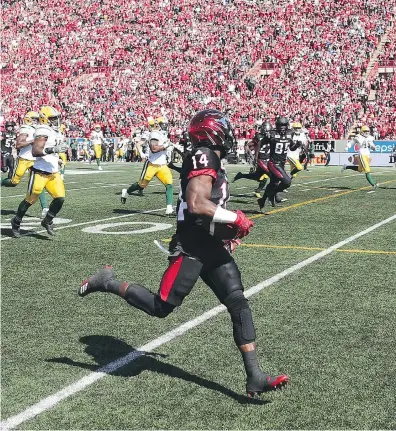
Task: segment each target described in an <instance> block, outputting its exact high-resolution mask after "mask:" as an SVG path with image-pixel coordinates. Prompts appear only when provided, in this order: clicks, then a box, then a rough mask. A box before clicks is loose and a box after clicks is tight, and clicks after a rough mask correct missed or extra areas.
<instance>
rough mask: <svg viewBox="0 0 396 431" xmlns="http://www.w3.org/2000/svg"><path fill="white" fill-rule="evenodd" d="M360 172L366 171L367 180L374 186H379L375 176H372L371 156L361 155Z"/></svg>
mask: <svg viewBox="0 0 396 431" xmlns="http://www.w3.org/2000/svg"><path fill="white" fill-rule="evenodd" d="M359 172H364V174H365V175H366V180H367V181H368V182H369V184H370V185H371V186H372V187H375V188H376V187H377V184H376V183H375V181H374V179H373V177H372V176H371V167H370V158H369V157H368V156H364V155H360V156H359Z"/></svg>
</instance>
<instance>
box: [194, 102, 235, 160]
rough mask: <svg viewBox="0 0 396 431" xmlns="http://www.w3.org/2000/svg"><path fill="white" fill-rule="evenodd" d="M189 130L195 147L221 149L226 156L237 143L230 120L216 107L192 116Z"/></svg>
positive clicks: (222, 155)
mask: <svg viewBox="0 0 396 431" xmlns="http://www.w3.org/2000/svg"><path fill="white" fill-rule="evenodd" d="M187 132H188V137H189V138H190V141H191V143H192V145H193V147H209V148H211V149H212V150H220V151H221V157H225V155H226V154H227V153H228V152H230V151H231V150H232V148H233V147H234V145H235V144H236V139H235V135H234V131H233V130H232V127H231V124H230V122H229V121H228V119H227V117H226V116H225V115H224V114H223V113H221V112H220V111H217V110H215V109H205V110H203V111H199V112H197V113H196V114H195V115H194V117H192V119H191V121H190V123H189V125H188V128H187Z"/></svg>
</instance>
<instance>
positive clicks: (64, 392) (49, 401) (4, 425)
mask: <svg viewBox="0 0 396 431" xmlns="http://www.w3.org/2000/svg"><path fill="white" fill-rule="evenodd" d="M394 220H396V214H394V215H393V216H391V217H389V218H387V219H385V220H382V221H381V222H379V223H376V224H374V225H372V226H370V227H369V228H367V229H365V230H363V231H361V232H359V233H357V234H355V235H352V236H350V237H349V238H346V239H344V240H343V241H340V242H338V243H337V244H334V245H332V246H331V247H329V248H327V249H326V250H323V251H321V252H319V253H317V254H315V255H313V256H311V257H309V258H308V259H305V260H303V261H301V262H299V263H297V264H296V265H293V266H291V267H290V268H287V269H285V270H284V271H282V272H280V273H279V274H276V275H274V276H273V277H271V278H268V279H267V280H265V281H262V282H261V283H259V284H257V285H256V286H253V287H251V288H250V289H248V290H246V291H245V296H246V297H250V296H252V295H255V294H257V293H259V292H260V291H262V290H263V289H265V288H266V287H269V286H271V285H272V284H274V283H277V282H278V281H280V280H282V279H283V278H285V277H287V276H288V275H290V274H293V273H294V272H296V271H299V270H300V269H302V268H304V267H306V266H308V265H310V264H312V263H314V262H316V261H318V260H320V259H322V258H324V257H325V256H327V255H329V254H330V253H332V252H333V251H335V250H337V249H339V248H341V247H343V246H344V245H346V244H348V243H350V242H352V241H355V240H356V239H358V238H360V237H362V236H364V235H367V234H368V233H370V232H372V231H373V230H375V229H378V228H379V227H381V226H383V225H385V224H387V223H390V222H392V221H394ZM225 310H226V308H225V307H224V306H223V305H218V306H217V307H214V308H212V309H211V310H209V311H207V312H205V313H203V314H202V315H201V316H198V317H197V318H195V319H192V320H189V321H188V322H186V323H183V324H182V325H180V326H178V327H177V328H175V329H173V330H172V331H169V332H166V333H165V334H163V335H161V336H159V337H158V338H155V339H154V340H151V341H149V342H148V343H147V344H144V345H143V346H140V347H138V348H137V351H133V352H131V353H129V354H128V355H125V356H123V357H122V358H120V359H117V360H115V361H113V362H110V363H109V364H107V365H105V366H103V367H101V368H99V369H98V370H97V371H94V372H92V373H90V374H88V375H86V376H85V377H82V378H81V379H79V380H77V381H75V382H74V383H72V384H71V385H68V386H66V387H64V388H63V389H61V390H60V391H59V392H56V393H55V394H53V395H50V396H49V397H47V398H43V399H42V400H41V401H39V402H38V403H37V404H34V405H33V406H31V407H28V408H27V409H26V410H24V411H23V412H21V413H19V414H17V415H15V416H11V417H10V418H8V419H5V420H4V421H3V422H1V424H0V427H1V429H2V430H8V429H12V428H15V427H17V426H18V425H20V424H22V423H24V422H26V421H28V420H30V419H32V418H34V417H35V416H38V415H40V414H41V413H43V412H45V411H47V410H49V409H51V408H53V407H55V406H56V405H57V404H59V403H60V402H61V401H63V400H65V399H66V398H69V397H71V396H72V395H74V394H76V393H78V392H80V391H82V390H84V389H85V388H87V387H88V386H90V385H92V384H93V383H95V382H96V381H98V380H101V379H102V378H103V377H106V376H107V375H108V374H109V373H112V372H114V371H116V370H118V369H119V368H121V367H123V366H125V365H127V364H129V363H130V362H132V361H134V360H135V359H137V358H138V357H139V356H140V355H141V353H140V352H141V351H144V352H151V351H153V350H154V349H156V348H157V347H160V346H162V345H164V344H166V343H169V342H170V341H172V340H173V339H175V338H177V337H181V336H182V335H184V334H185V333H186V332H188V331H189V330H191V329H193V328H195V327H197V326H199V325H201V324H202V323H204V322H206V321H207V320H209V319H212V318H213V317H215V316H217V315H218V314H220V313H221V312H223V311H225Z"/></svg>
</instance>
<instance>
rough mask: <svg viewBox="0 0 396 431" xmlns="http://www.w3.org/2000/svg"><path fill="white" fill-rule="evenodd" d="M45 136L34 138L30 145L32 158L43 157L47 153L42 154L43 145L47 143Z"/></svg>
mask: <svg viewBox="0 0 396 431" xmlns="http://www.w3.org/2000/svg"><path fill="white" fill-rule="evenodd" d="M47 139H48V138H47V136H37V137H36V138H34V141H33V145H32V155H33V157H43V156H45V155H46V154H47V153H45V152H44V147H45V143H46V142H47Z"/></svg>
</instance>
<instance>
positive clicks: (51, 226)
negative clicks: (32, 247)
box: [41, 218, 56, 236]
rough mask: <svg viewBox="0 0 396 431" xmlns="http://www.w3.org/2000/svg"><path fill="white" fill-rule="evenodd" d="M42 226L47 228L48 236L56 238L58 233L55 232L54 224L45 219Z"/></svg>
mask: <svg viewBox="0 0 396 431" xmlns="http://www.w3.org/2000/svg"><path fill="white" fill-rule="evenodd" d="M41 226H43V228H45V229H46V230H47V232H48V235H51V236H55V235H56V233H55V231H54V222H48V221H47V220H46V219H45V218H44V219H43V220H41Z"/></svg>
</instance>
